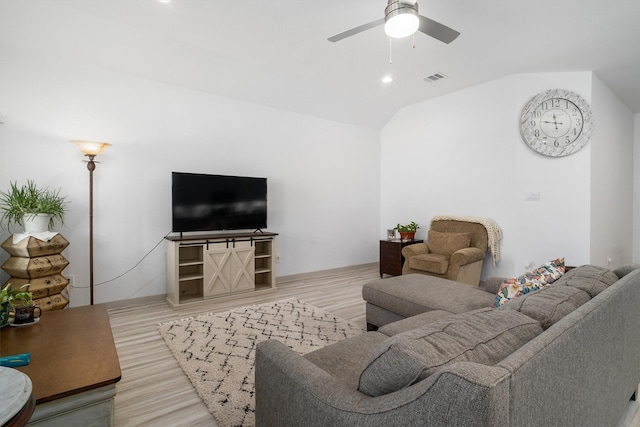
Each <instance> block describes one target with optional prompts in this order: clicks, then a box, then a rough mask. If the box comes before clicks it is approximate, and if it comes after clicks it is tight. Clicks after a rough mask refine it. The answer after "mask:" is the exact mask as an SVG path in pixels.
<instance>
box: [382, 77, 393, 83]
mask: <svg viewBox="0 0 640 427" xmlns="http://www.w3.org/2000/svg"><path fill="white" fill-rule="evenodd" d="M392 81H393V77H391V76H384V77H383V78H382V83H391V82H392Z"/></svg>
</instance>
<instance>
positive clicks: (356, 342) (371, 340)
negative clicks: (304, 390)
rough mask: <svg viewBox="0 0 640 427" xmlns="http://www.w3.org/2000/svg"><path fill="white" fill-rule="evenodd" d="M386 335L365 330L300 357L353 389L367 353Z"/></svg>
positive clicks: (380, 342)
mask: <svg viewBox="0 0 640 427" xmlns="http://www.w3.org/2000/svg"><path fill="white" fill-rule="evenodd" d="M387 337H388V336H387V335H384V334H382V333H380V332H366V333H363V334H360V335H356V336H354V337H351V338H349V339H346V340H343V341H340V342H337V343H335V344H331V345H328V346H326V347H322V348H320V349H318V350H315V351H312V352H311V353H307V354H305V355H304V356H302V357H304V358H305V359H307V360H308V361H310V362H311V363H313V364H314V365H316V366H318V367H320V368H321V369H322V370H323V371H325V372H328V373H329V374H331V375H332V376H333V377H335V378H336V379H338V380H339V381H340V382H342V383H343V384H346V385H347V386H348V387H349V388H350V389H352V390H353V389H356V388H357V387H358V379H359V377H360V370H361V369H362V364H363V363H365V362H366V360H367V355H368V354H369V353H371V352H372V351H373V350H375V349H376V348H377V346H378V345H380V344H382V343H383V342H384V340H385V339H387Z"/></svg>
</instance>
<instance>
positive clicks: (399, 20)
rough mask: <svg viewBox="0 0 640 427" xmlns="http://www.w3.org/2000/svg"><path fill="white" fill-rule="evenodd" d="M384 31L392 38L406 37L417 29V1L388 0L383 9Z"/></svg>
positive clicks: (418, 24) (418, 25)
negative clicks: (411, 2)
mask: <svg viewBox="0 0 640 427" xmlns="http://www.w3.org/2000/svg"><path fill="white" fill-rule="evenodd" d="M384 21H385V23H384V32H385V33H386V34H387V35H388V36H389V37H392V38H394V39H400V38H403V37H408V36H410V35H411V34H413V33H415V32H416V31H418V28H419V27H420V19H419V18H418V3H415V2H414V3H413V4H410V3H405V2H402V1H400V0H389V2H388V3H387V7H386V9H385V18H384Z"/></svg>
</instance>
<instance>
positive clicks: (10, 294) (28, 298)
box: [0, 283, 33, 307]
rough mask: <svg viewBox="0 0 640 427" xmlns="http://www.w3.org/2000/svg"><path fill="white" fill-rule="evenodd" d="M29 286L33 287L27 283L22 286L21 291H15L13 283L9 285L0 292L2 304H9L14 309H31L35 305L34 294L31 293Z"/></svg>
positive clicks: (0, 302)
mask: <svg viewBox="0 0 640 427" xmlns="http://www.w3.org/2000/svg"><path fill="white" fill-rule="evenodd" d="M29 286H31V284H30V283H26V284H24V285H22V286H20V289H13V288H12V287H11V283H8V284H7V286H5V287H4V288H2V290H1V291H0V304H4V303H9V304H11V305H13V306H14V307H15V306H22V307H29V306H30V305H33V293H31V292H30V291H29ZM25 288H26V289H25ZM22 289H25V290H22Z"/></svg>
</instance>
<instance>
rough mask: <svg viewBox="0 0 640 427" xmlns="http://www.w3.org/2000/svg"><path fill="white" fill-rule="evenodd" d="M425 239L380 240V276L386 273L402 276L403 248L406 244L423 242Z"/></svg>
mask: <svg viewBox="0 0 640 427" xmlns="http://www.w3.org/2000/svg"><path fill="white" fill-rule="evenodd" d="M422 242H424V240H417V239H413V240H404V241H403V240H401V239H392V240H380V277H382V276H383V275H384V274H390V275H392V276H400V275H401V274H402V264H404V257H403V256H402V248H404V247H405V246H409V245H413V244H416V243H422Z"/></svg>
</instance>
